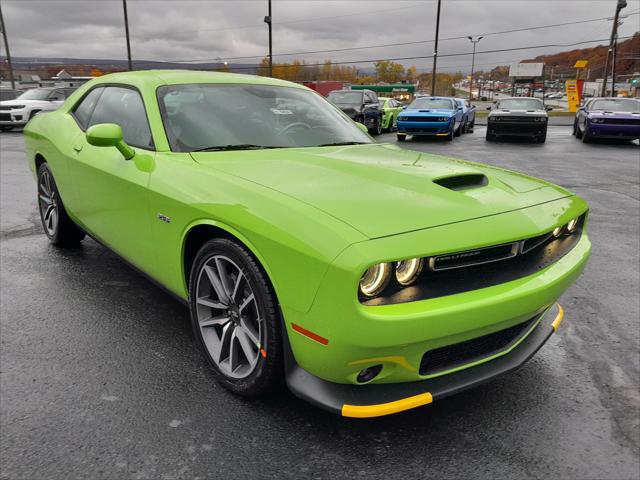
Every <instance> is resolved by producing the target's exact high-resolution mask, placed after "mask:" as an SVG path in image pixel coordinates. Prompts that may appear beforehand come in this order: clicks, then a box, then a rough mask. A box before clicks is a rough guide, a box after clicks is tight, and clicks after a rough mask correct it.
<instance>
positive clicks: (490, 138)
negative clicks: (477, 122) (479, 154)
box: [485, 132, 496, 142]
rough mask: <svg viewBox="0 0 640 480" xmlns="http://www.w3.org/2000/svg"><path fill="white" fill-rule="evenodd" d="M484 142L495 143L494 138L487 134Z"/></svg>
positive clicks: (492, 135)
mask: <svg viewBox="0 0 640 480" xmlns="http://www.w3.org/2000/svg"><path fill="white" fill-rule="evenodd" d="M485 140H486V141H487V142H495V140H496V136H495V135H494V134H493V133H489V132H487V135H486V136H485Z"/></svg>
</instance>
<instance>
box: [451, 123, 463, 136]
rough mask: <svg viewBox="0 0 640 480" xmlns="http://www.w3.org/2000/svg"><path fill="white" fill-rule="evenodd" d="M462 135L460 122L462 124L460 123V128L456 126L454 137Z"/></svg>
mask: <svg viewBox="0 0 640 480" xmlns="http://www.w3.org/2000/svg"><path fill="white" fill-rule="evenodd" d="M461 135H462V122H460V125H458V128H454V130H453V136H454V137H459V136H461Z"/></svg>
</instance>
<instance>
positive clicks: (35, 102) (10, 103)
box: [0, 99, 51, 107]
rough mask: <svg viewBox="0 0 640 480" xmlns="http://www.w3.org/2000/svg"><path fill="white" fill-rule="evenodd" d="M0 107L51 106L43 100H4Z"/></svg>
mask: <svg viewBox="0 0 640 480" xmlns="http://www.w3.org/2000/svg"><path fill="white" fill-rule="evenodd" d="M0 105H2V106H9V107H12V106H14V105H36V106H40V105H42V106H44V105H51V102H47V101H45V100H17V99H14V100H4V101H2V102H0Z"/></svg>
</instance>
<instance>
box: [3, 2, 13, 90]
mask: <svg viewBox="0 0 640 480" xmlns="http://www.w3.org/2000/svg"><path fill="white" fill-rule="evenodd" d="M0 28H1V29H2V38H3V39H4V49H5V51H6V52H7V65H8V66H9V77H10V80H11V88H13V89H14V90H15V89H16V82H15V80H14V79H13V65H11V53H9V42H8V41H7V28H6V27H5V26H4V17H3V16H2V5H1V4H0Z"/></svg>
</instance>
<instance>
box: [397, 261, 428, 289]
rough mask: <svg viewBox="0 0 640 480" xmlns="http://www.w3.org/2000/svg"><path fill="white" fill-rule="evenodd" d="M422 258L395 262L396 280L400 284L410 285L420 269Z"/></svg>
mask: <svg viewBox="0 0 640 480" xmlns="http://www.w3.org/2000/svg"><path fill="white" fill-rule="evenodd" d="M422 263H423V262H422V259H421V258H411V259H409V260H402V261H400V262H396V280H397V281H398V283H399V284H400V285H410V284H412V283H413V282H415V281H416V278H418V275H420V272H421V271H422Z"/></svg>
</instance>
